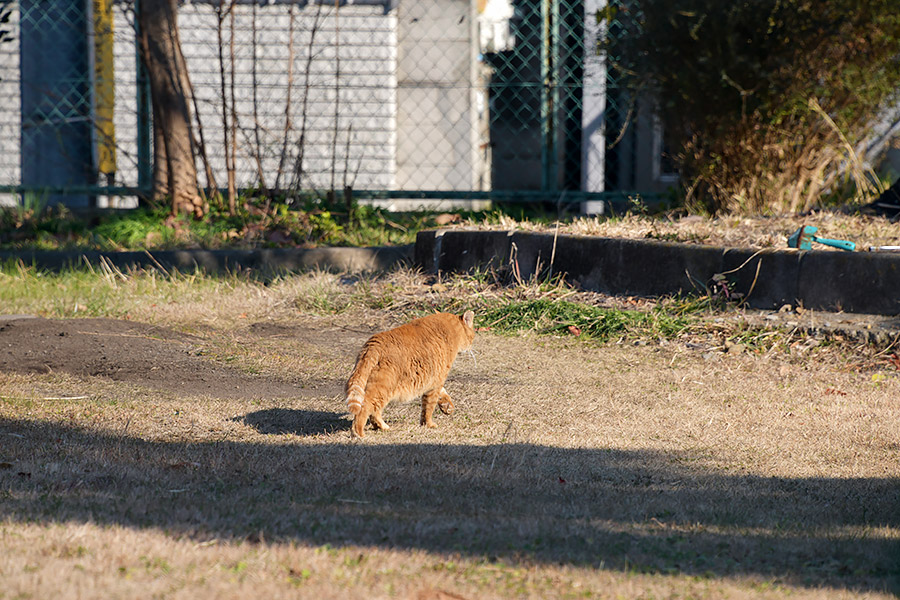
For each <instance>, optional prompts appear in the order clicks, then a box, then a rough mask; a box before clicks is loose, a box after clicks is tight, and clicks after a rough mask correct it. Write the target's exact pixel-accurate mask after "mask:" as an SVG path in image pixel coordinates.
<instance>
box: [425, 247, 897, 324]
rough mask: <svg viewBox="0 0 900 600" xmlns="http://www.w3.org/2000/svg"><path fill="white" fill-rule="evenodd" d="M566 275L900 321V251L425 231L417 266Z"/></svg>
mask: <svg viewBox="0 0 900 600" xmlns="http://www.w3.org/2000/svg"><path fill="white" fill-rule="evenodd" d="M551 259H552V267H553V272H554V273H565V276H566V278H567V279H568V280H569V281H570V282H572V283H575V284H578V285H580V286H581V287H582V288H584V289H587V290H592V291H597V292H603V293H606V294H614V295H621V294H627V295H635V296H662V295H668V294H678V293H690V292H695V293H696V292H700V293H705V291H706V289H707V288H708V287H709V286H711V284H712V283H713V281H714V279H713V278H714V277H715V276H717V275H722V276H724V277H725V279H726V280H727V281H728V286H729V290H731V291H732V292H737V293H740V294H743V295H744V296H745V297H746V298H747V304H748V305H749V306H750V307H751V308H759V309H767V310H774V309H778V308H780V307H781V306H783V305H785V304H792V305H798V304H799V305H802V306H803V307H804V308H807V309H811V310H824V311H838V312H841V311H843V312H851V313H865V314H875V315H889V316H894V315H900V254H889V253H866V252H856V253H850V252H837V251H827V250H810V251H796V250H787V249H786V250H760V251H754V250H748V249H739V248H738V249H735V248H720V247H715V246H696V245H690V244H678V243H671V242H657V241H643V240H631V239H619V238H599V237H584V236H573V235H559V236H558V237H556V238H555V239H554V236H553V235H552V234H546V233H528V232H518V231H517V232H513V231H464V230H437V231H434V230H431V231H423V232H421V233H419V235H418V237H417V238H416V244H415V258H414V263H415V264H416V265H417V266H419V267H420V268H422V269H423V270H424V271H426V272H429V273H435V272H438V271H447V272H465V271H469V270H472V269H475V268H493V269H497V270H506V269H510V270H511V271H513V272H515V271H517V272H518V275H519V277H521V278H523V279H527V278H528V277H531V276H532V275H533V274H535V273H547V272H549V269H548V268H549V266H550V265H551Z"/></svg>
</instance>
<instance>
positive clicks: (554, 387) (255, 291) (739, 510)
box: [0, 274, 900, 599]
mask: <svg viewBox="0 0 900 600" xmlns="http://www.w3.org/2000/svg"><path fill="white" fill-rule="evenodd" d="M344 281H345V282H344V283H341V279H340V278H338V277H336V276H325V275H318V276H315V277H297V278H288V279H285V280H284V281H281V282H275V283H274V284H273V285H270V286H268V287H266V286H262V285H259V284H254V283H252V282H244V283H240V282H232V284H230V285H229V286H223V287H220V288H219V289H218V292H217V294H216V295H214V296H210V297H208V298H206V299H200V298H197V297H196V296H194V295H190V298H189V299H185V298H183V297H182V296H180V295H179V293H176V290H173V288H172V287H166V286H163V290H162V291H161V292H160V294H161V295H159V296H156V297H153V296H147V295H145V296H143V297H141V298H132V297H130V296H128V295H127V294H124V292H123V293H122V296H121V297H122V298H126V299H127V302H128V303H129V304H128V306H129V309H128V313H129V315H130V317H131V319H133V320H138V321H141V322H147V323H153V324H154V325H156V326H159V327H168V328H172V329H174V330H177V331H179V332H183V331H184V330H186V329H188V330H191V335H192V336H195V337H196V338H197V339H196V341H195V342H193V343H195V344H196V345H197V346H199V347H201V348H202V349H203V350H204V351H203V352H200V353H195V354H193V355H191V358H190V360H193V361H197V363H196V364H198V365H201V364H204V365H207V366H209V365H212V366H213V367H215V368H216V369H223V370H227V372H228V373H229V377H235V378H238V379H239V380H240V385H241V386H243V390H244V393H243V394H239V395H231V394H220V393H209V392H208V391H205V390H203V389H190V390H188V391H186V392H182V391H179V390H178V389H173V388H171V387H164V386H163V387H160V386H154V385H152V382H148V381H146V380H138V379H137V378H132V379H127V380H113V379H110V378H109V377H106V376H93V375H90V374H84V373H77V372H74V371H66V372H59V371H53V372H49V373H26V372H19V371H17V370H15V369H12V368H9V367H7V368H6V370H4V371H0V545H2V548H3V552H2V553H0V576H2V579H3V582H4V583H3V586H2V588H3V591H2V592H0V594H6V595H7V596H9V597H17V596H26V595H31V596H34V597H56V598H74V597H85V596H87V597H97V596H105V597H109V596H158V597H165V598H181V597H190V598H211V597H215V598H230V597H233V598H237V597H247V596H266V597H272V598H281V597H297V596H298V595H300V596H303V597H322V598H345V597H369V598H395V597H399V598H431V597H435V598H437V597H442V596H441V595H440V594H444V596H443V597H451V598H452V597H462V598H468V599H474V598H512V597H515V598H567V597H680V596H690V597H701V598H703V597H705V598H721V597H738V598H741V597H754V598H757V597H762V598H780V597H784V596H785V595H790V596H793V597H801V598H807V597H808V598H813V597H815V598H819V597H831V598H855V597H869V598H879V597H884V598H886V597H890V596H891V595H892V594H895V593H896V592H897V591H898V590H900V569H898V563H897V558H896V557H897V556H898V552H900V520H898V516H900V511H898V506H900V468H898V464H900V463H898V458H900V401H898V398H900V378H898V376H897V371H896V369H893V368H888V367H887V366H885V367H884V368H880V369H877V370H871V369H869V370H862V371H860V370H856V369H854V368H853V366H854V364H855V363H856V361H857V358H855V357H853V356H850V355H847V354H846V348H844V349H842V348H836V347H831V348H821V347H809V348H807V349H805V350H803V351H802V352H801V351H799V350H795V351H793V352H792V351H790V349H789V348H788V349H786V350H775V349H773V350H771V351H763V352H760V353H759V354H753V353H749V352H742V353H732V352H724V351H722V350H723V349H724V348H716V349H711V348H710V347H709V346H706V347H704V348H702V349H697V348H696V347H695V346H693V345H691V344H693V343H694V342H693V341H691V340H692V339H694V338H691V339H684V340H674V341H670V342H667V343H665V344H660V343H656V342H652V343H648V344H640V345H635V344H634V343H632V342H631V341H622V342H621V343H615V342H613V343H610V344H606V345H597V344H591V343H584V342H582V341H581V340H579V339H577V338H574V337H567V338H552V337H546V336H538V335H534V334H526V335H521V336H515V337H505V336H499V335H495V334H494V333H492V332H481V333H479V335H478V337H477V338H476V344H475V350H476V352H477V354H476V359H477V361H476V360H473V359H472V358H471V357H469V356H466V355H463V356H461V357H460V358H459V359H458V360H457V363H456V365H455V366H454V369H453V371H451V377H450V380H449V381H448V385H447V387H448V389H449V390H450V392H451V393H452V394H453V396H454V399H455V402H456V407H457V410H456V412H455V413H454V414H453V415H452V416H450V417H447V416H443V415H440V416H439V417H438V418H437V419H438V420H437V422H438V429H436V430H425V429H423V428H421V427H419V426H418V425H417V423H418V419H417V416H418V408H417V406H416V405H415V403H399V404H396V405H391V406H390V407H389V408H388V409H387V411H386V413H385V417H386V419H387V420H388V422H389V423H390V424H391V426H392V429H391V430H390V431H388V432H378V433H370V434H369V435H367V436H366V438H365V439H364V440H363V441H362V442H353V441H352V440H351V439H350V437H349V420H348V419H347V418H346V416H345V415H344V406H343V401H342V397H341V392H340V385H341V383H342V382H343V380H344V378H345V377H346V376H347V374H348V373H349V370H350V369H351V368H352V362H353V357H354V356H355V353H356V351H357V350H358V348H359V345H360V344H361V343H362V341H364V340H365V339H366V337H367V336H368V335H369V334H370V333H371V332H372V331H375V330H378V329H381V328H383V327H385V326H387V325H389V324H392V323H395V322H397V321H399V320H402V319H404V318H406V315H407V314H408V313H406V312H403V311H406V310H414V309H417V307H419V306H422V304H421V303H420V302H421V301H422V299H428V298H433V297H434V296H435V295H438V296H443V295H444V294H449V293H450V291H449V290H452V289H454V288H455V287H458V288H460V289H463V290H465V289H468V291H464V293H465V294H469V295H471V294H472V293H474V291H473V289H472V288H465V285H470V284H463V283H457V282H449V283H448V284H447V285H448V288H449V290H448V291H445V292H443V293H439V292H435V291H434V290H433V289H432V288H433V286H426V285H423V282H422V280H421V279H417V278H416V277H415V276H413V275H411V274H402V275H398V276H396V277H395V278H393V279H388V280H385V281H381V282H373V281H369V280H363V281H362V282H358V281H357V282H356V283H354V282H353V281H352V280H346V279H345V280H344ZM119 285H121V286H136V285H138V283H137V282H134V281H132V282H130V283H129V282H120V283H119ZM179 285H180V284H179ZM311 285H312V286H314V287H315V286H325V287H326V288H327V289H328V291H327V292H326V293H324V295H323V296H322V297H321V298H320V299H319V300H315V299H314V298H313V296H315V293H318V292H315V293H312V292H310V287H309V286H311ZM359 286H363V288H360V287H359ZM479 289H481V288H479ZM482 291H484V290H482ZM494 293H499V292H496V291H495V292H494ZM342 294H344V295H347V296H346V297H343V299H342V296H341V295H342ZM163 298H165V299H166V300H165V301H162V299H163ZM348 298H350V299H352V302H349V303H347V305H346V306H345V305H344V304H345V303H344V300H347V299H348ZM366 298H367V299H368V300H365V299H366ZM436 300H437V299H436ZM441 300H442V301H446V300H447V298H441ZM111 301H112V302H119V301H122V302H124V301H126V300H115V299H113V300H111ZM316 302H325V303H324V304H320V305H319V306H318V308H313V307H315V306H316ZM376 305H377V306H388V307H394V308H393V309H392V310H391V311H385V310H383V309H377V308H373V306H376ZM19 306H20V308H18V309H17V311H16V312H25V311H24V310H23V309H25V308H27V307H26V306H24V305H19ZM403 307H405V308H403ZM188 308H189V310H188ZM235 311H240V312H235ZM190 313H193V314H194V318H191V316H190ZM48 316H53V315H52V314H48ZM51 323H52V321H51ZM198 323H199V324H201V325H202V326H198ZM156 339H158V340H163V341H165V340H168V341H165V343H166V344H175V345H177V344H181V342H180V341H179V340H178V339H177V338H176V336H168V337H167V336H157V338H156ZM46 343H47V344H51V345H52V344H53V343H54V342H53V340H52V338H47V341H46ZM160 343H162V342H160ZM145 347H146V348H149V349H152V348H154V347H155V346H135V351H138V350H140V348H145ZM160 356H165V353H163V354H161V355H160ZM145 359H146V360H148V361H152V359H153V357H152V356H146V357H145ZM159 366H160V367H161V368H163V369H164V368H166V367H167V366H168V365H167V364H165V363H163V364H160V365H159ZM276 381H278V382H282V383H283V382H296V384H297V394H296V396H294V397H288V398H278V397H275V396H274V395H272V394H271V392H270V391H266V390H271V389H273V388H271V387H270V386H271V384H272V382H276ZM306 383H309V385H306ZM65 398H70V399H68V400H67V399H65Z"/></svg>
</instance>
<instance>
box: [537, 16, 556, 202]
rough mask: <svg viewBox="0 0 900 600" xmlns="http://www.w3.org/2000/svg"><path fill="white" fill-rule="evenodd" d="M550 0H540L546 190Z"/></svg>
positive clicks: (544, 180) (545, 179)
mask: <svg viewBox="0 0 900 600" xmlns="http://www.w3.org/2000/svg"><path fill="white" fill-rule="evenodd" d="M551 2H552V0H541V82H540V85H541V189H542V190H544V191H547V190H549V189H550V186H551V183H552V182H551V179H550V154H551V137H552V136H551V133H552V131H553V127H552V125H551V123H550V119H551V118H552V110H551V107H550V90H549V86H550V70H551V64H550V63H551V58H550V56H551V52H550V29H551V24H550V4H551Z"/></svg>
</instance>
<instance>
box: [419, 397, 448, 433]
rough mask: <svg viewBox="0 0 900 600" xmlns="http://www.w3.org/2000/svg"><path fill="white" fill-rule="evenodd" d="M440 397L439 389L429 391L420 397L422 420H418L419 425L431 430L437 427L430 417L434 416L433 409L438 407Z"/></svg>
mask: <svg viewBox="0 0 900 600" xmlns="http://www.w3.org/2000/svg"><path fill="white" fill-rule="evenodd" d="M441 389H443V388H441ZM440 397H441V390H440V389H437V390H431V391H430V392H425V394H423V395H422V418H421V419H419V425H424V426H425V427H432V428H433V427H437V425H435V423H434V421H433V420H432V418H431V417H432V415H434V408H435V407H436V406H437V405H438V400H439V399H440ZM448 397H449V396H448Z"/></svg>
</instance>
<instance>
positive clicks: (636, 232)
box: [458, 211, 900, 250]
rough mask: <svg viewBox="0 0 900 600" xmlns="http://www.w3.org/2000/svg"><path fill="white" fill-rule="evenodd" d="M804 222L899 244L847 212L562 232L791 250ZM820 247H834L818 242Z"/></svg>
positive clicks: (631, 219) (832, 232) (584, 222)
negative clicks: (790, 239)
mask: <svg viewBox="0 0 900 600" xmlns="http://www.w3.org/2000/svg"><path fill="white" fill-rule="evenodd" d="M803 225H813V226H816V227H818V228H819V231H818V234H817V235H819V236H821V237H830V238H838V239H848V240H850V241H853V242H856V244H857V247H858V248H860V249H866V248H868V247H869V246H896V245H900V229H898V227H897V225H896V223H892V222H890V221H889V220H888V219H885V218H882V217H874V216H861V215H848V214H844V213H841V212H829V211H822V212H813V213H811V214H808V215H805V216H796V215H793V216H783V217H740V216H728V217H719V218H715V219H707V218H703V217H699V216H688V217H677V216H671V217H670V216H664V217H661V218H658V217H650V216H644V215H640V214H629V215H625V216H622V217H615V218H602V217H596V218H578V219H575V220H573V221H571V222H567V223H562V224H561V225H560V227H559V233H565V234H574V235H593V236H603V237H617V238H632V239H655V240H663V241H671V242H682V243H688V244H703V245H709V246H721V247H740V248H777V249H787V247H788V245H787V240H788V237H789V236H790V235H791V234H792V233H794V232H795V231H797V229H799V228H800V227H801V226H803ZM458 227H465V228H481V229H518V230H523V231H541V232H545V233H547V232H553V231H555V227H554V226H547V225H546V224H542V223H535V222H529V221H516V220H514V219H511V218H508V217H500V218H498V219H494V220H493V221H490V222H484V223H476V222H466V223H462V224H460V225H458ZM815 248H816V249H818V250H830V249H831V248H829V247H827V246H823V245H821V244H816V245H815Z"/></svg>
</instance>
